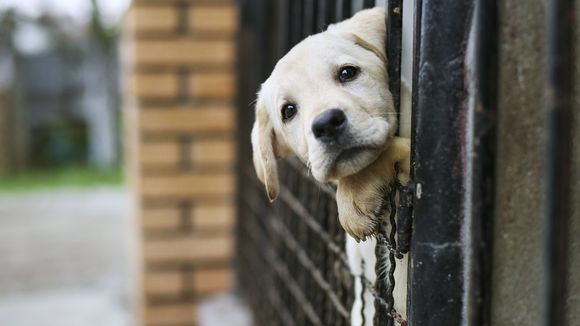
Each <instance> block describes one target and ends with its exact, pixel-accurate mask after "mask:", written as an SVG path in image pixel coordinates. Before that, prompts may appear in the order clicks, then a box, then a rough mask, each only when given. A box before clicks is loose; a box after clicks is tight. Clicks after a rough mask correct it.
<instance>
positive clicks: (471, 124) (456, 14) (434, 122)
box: [408, 0, 497, 326]
mask: <svg viewBox="0 0 580 326" xmlns="http://www.w3.org/2000/svg"><path fill="white" fill-rule="evenodd" d="M415 11H416V12H415V40H414V42H415V45H414V47H415V53H414V56H415V58H414V68H413V80H414V82H413V117H412V119H413V121H412V123H413V128H412V132H413V135H412V142H413V146H412V155H413V158H412V161H413V180H414V181H415V182H416V184H417V191H416V194H415V202H414V207H413V236H412V239H411V250H410V259H411V264H410V266H409V285H408V286H409V309H408V310H409V324H410V325H417V326H418V325H421V326H422V325H447V326H453V325H482V324H483V321H484V320H486V318H487V317H486V315H487V313H488V311H489V309H488V306H489V305H488V302H486V301H482V299H483V298H484V296H483V295H482V291H483V290H484V289H485V284H486V282H487V281H488V280H489V276H490V273H489V266H490V265H491V263H490V260H491V257H490V256H489V255H487V254H486V253H489V252H490V251H491V249H490V248H489V246H490V241H488V239H490V237H491V236H490V232H491V230H492V229H493V228H492V227H490V225H492V221H493V203H494V200H493V199H494V196H493V192H494V189H493V181H494V174H495V169H494V164H493V162H494V160H495V125H496V121H495V90H494V88H493V87H494V85H495V84H496V67H495V64H494V61H495V57H496V54H495V49H496V48H497V38H496V36H495V29H494V28H493V26H491V25H493V22H494V21H495V18H496V12H495V1H475V0H472V1H462V0H451V1H437V0H422V1H417V2H416V7H415ZM449 13H453V14H452V15H450V14H449ZM487 288H489V287H487ZM487 296H489V294H486V296H485V297H487Z"/></svg>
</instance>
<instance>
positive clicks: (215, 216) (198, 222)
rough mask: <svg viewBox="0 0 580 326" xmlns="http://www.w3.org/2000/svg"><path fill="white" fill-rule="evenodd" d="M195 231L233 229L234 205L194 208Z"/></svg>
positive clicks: (198, 205)
mask: <svg viewBox="0 0 580 326" xmlns="http://www.w3.org/2000/svg"><path fill="white" fill-rule="evenodd" d="M192 217H193V223H192V224H193V228H194V230H207V229H231V228H232V227H233V226H234V205H233V204H223V205H200V204H197V205H195V206H194V208H193V214H192Z"/></svg>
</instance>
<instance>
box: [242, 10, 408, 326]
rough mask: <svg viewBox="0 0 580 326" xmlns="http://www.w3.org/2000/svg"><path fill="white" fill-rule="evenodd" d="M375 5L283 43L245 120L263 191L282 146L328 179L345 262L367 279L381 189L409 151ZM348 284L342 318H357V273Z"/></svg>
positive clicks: (368, 312)
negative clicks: (400, 131) (350, 297)
mask: <svg viewBox="0 0 580 326" xmlns="http://www.w3.org/2000/svg"><path fill="white" fill-rule="evenodd" d="M385 15H386V10H385V9H384V8H374V9H368V10H363V11H361V12H359V13H357V14H356V15H355V16H353V17H352V18H350V19H348V20H345V21H343V22H341V23H338V24H335V25H331V26H330V27H329V28H328V30H327V31H325V32H322V33H319V34H316V35H313V36H309V37H308V38H306V39H305V40H303V41H302V42H300V43H299V44H297V45H296V46H295V47H294V48H292V49H291V50H290V51H289V52H288V54H286V56H284V57H283V58H282V59H280V61H279V62H278V63H277V64H276V67H275V68H274V71H273V72H272V74H271V75H270V77H269V78H268V79H267V80H266V81H265V82H264V83H263V84H262V87H261V89H260V91H259V93H258V100H257V103H256V121H255V123H254V127H253V130H252V146H253V161H254V166H255V169H256V172H257V175H258V178H259V179H260V180H261V181H262V182H263V183H264V185H265V187H266V192H267V195H268V198H269V199H270V200H271V201H272V200H274V199H275V198H276V197H277V195H278V192H279V181H278V173H277V167H276V160H279V159H281V158H283V157H284V156H286V155H296V156H297V157H299V158H300V160H301V161H302V162H304V164H306V165H307V166H308V168H309V169H310V171H311V173H312V176H313V177H314V178H315V179H316V180H318V181H319V182H329V181H331V182H336V183H337V193H336V200H337V205H338V212H339V220H340V223H341V225H342V226H343V228H344V229H345V231H346V232H347V233H348V235H349V237H347V244H346V245H347V255H348V258H349V263H350V265H351V266H350V267H351V270H352V271H353V273H354V274H355V275H364V276H365V277H366V278H367V279H369V280H370V281H371V282H374V281H375V279H376V275H375V272H374V265H375V250H374V248H375V240H374V238H372V237H371V236H372V235H374V234H375V233H376V231H377V223H378V221H379V218H380V214H382V208H383V207H384V205H385V203H384V192H383V191H382V189H384V186H385V185H387V184H389V183H390V182H392V181H393V180H394V178H396V177H399V179H400V180H401V181H402V182H403V183H405V182H406V181H407V180H408V175H409V157H410V154H409V153H410V146H409V140H408V139H403V138H398V137H394V133H395V131H396V129H397V116H396V113H395V110H394V106H393V100H392V95H391V93H390V91H389V88H388V74H387V60H386V53H385V35H386V26H385ZM396 165H398V166H399V169H400V171H401V174H400V175H399V176H397V175H396V169H395V166H396ZM366 239H368V241H365V242H360V241H361V240H363V241H364V240H366ZM363 261H364V264H362V262H363ZM406 265H407V264H406V261H405V260H404V261H402V262H401V263H400V264H399V266H400V267H399V268H397V275H395V276H396V278H397V286H396V288H395V309H396V310H397V311H398V312H399V313H401V314H402V315H403V317H404V315H405V302H406V292H405V288H406ZM361 266H364V269H365V270H362V267H361ZM355 291H356V298H357V301H355V304H354V305H353V310H352V314H351V319H352V324H353V325H361V322H360V318H361V316H360V309H361V306H360V305H361V304H362V303H361V301H360V296H361V291H362V285H361V282H360V278H356V283H355ZM366 292H367V293H365V294H364V295H365V302H367V305H366V307H365V312H364V315H365V320H366V324H367V325H372V319H373V318H372V317H373V315H374V305H373V304H372V302H373V297H372V295H371V294H370V293H368V291H366Z"/></svg>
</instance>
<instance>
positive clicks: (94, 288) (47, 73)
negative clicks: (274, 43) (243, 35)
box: [0, 0, 246, 326]
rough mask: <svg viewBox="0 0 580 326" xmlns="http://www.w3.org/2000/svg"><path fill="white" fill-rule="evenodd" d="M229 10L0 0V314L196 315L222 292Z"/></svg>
mask: <svg viewBox="0 0 580 326" xmlns="http://www.w3.org/2000/svg"><path fill="white" fill-rule="evenodd" d="M134 2H135V1H134ZM237 17H238V14H237V10H236V7H235V5H234V2H233V1H202V2H196V1H136V3H131V1H130V0H66V1H62V0H26V1H20V0H2V1H0V257H1V259H2V263H1V265H2V268H0V325H11V326H23V325H27V326H28V325H30V326H32V325H43V326H45V325H58V326H66V325H70V326H73V325H74V326H78V325H81V326H90V325H95V326H97V325H99V326H102V325H107V326H108V325H111V326H112V325H139V324H147V325H194V324H196V323H197V320H198V319H199V318H202V317H200V312H199V310H200V309H199V305H200V303H201V302H208V299H210V298H214V297H215V295H216V294H219V293H227V292H229V290H230V287H231V284H232V281H231V276H232V275H231V274H232V273H231V270H230V265H231V262H230V260H231V252H232V242H233V241H232V235H231V233H232V232H231V231H232V228H233V224H234V208H233V193H234V188H235V185H234V175H233V166H234V140H233V134H234V109H233V102H234V100H233V98H234V89H235V86H234V80H235V78H234V51H235V46H234V37H235V34H236V29H237V24H238V22H237V20H238V18H237ZM137 108H138V109H139V110H137ZM218 300H222V302H225V304H223V303H222V304H218V307H219V309H223V307H224V306H228V305H232V306H235V303H236V302H235V300H234V299H232V298H230V297H222V299H218ZM214 306H215V305H214ZM211 309H212V303H211V300H210V301H209V310H211ZM228 311H229V313H228V314H229V315H236V313H237V314H240V313H241V312H239V311H234V310H231V309H230V310H228ZM207 318H209V319H211V318H213V317H206V319H207ZM244 318H246V317H245V316H244V315H243V314H242V315H241V317H239V318H237V320H244ZM209 322H210V324H211V321H209ZM213 323H214V324H216V322H215V321H214V322H213ZM206 324H207V323H206ZM220 324H222V325H223V324H224V323H223V321H222V322H219V321H218V322H217V325H220Z"/></svg>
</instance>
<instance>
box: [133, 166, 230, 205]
mask: <svg viewBox="0 0 580 326" xmlns="http://www.w3.org/2000/svg"><path fill="white" fill-rule="evenodd" d="M141 186H142V190H141V192H142V195H143V196H144V197H145V198H146V199H151V198H158V199H159V198H189V197H196V196H202V197H203V196H220V197H223V196H231V195H232V194H233V192H234V176H233V174H232V173H228V172H212V173H201V172H197V171H193V172H181V173H176V174H172V175H144V176H143V179H142V182H141Z"/></svg>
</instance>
